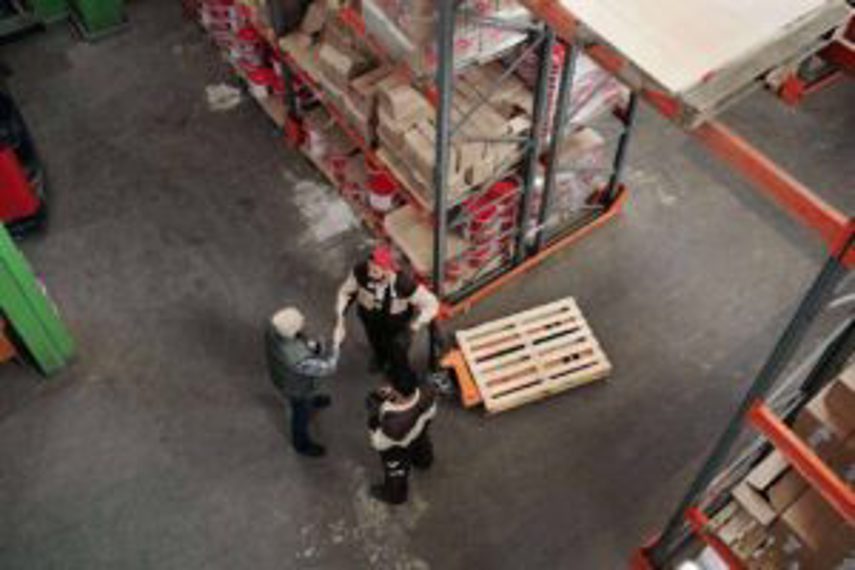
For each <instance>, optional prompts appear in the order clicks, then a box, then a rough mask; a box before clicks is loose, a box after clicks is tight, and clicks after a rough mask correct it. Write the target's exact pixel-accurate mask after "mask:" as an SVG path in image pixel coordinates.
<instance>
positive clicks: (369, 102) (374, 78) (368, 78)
mask: <svg viewBox="0 0 855 570" xmlns="http://www.w3.org/2000/svg"><path fill="white" fill-rule="evenodd" d="M391 73H392V69H391V68H389V67H388V66H380V67H377V68H375V69H372V70H371V71H369V72H367V73H363V74H362V75H359V76H358V77H356V78H354V79H353V81H351V82H350V89H349V90H348V98H349V99H350V101H351V104H352V105H353V107H354V108H356V109H359V111H360V112H361V113H362V114H363V115H365V116H366V117H368V118H369V119H373V118H374V117H375V115H376V113H377V89H378V88H379V86H380V83H381V82H382V81H383V80H384V79H385V78H386V77H388V76H389V74H391Z"/></svg>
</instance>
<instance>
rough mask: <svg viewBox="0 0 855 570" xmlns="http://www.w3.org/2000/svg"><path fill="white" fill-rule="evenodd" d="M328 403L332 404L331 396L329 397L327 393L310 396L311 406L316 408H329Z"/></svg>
mask: <svg viewBox="0 0 855 570" xmlns="http://www.w3.org/2000/svg"><path fill="white" fill-rule="evenodd" d="M330 404H332V398H330V397H329V395H327V394H318V395H316V396H312V407H313V408H315V409H316V410H321V409H323V408H329V407H330Z"/></svg>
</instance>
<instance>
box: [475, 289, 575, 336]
mask: <svg viewBox="0 0 855 570" xmlns="http://www.w3.org/2000/svg"><path fill="white" fill-rule="evenodd" d="M568 301H569V302H568ZM574 310H575V311H576V312H578V311H579V308H578V307H577V306H576V302H575V301H573V299H572V298H570V297H568V298H567V299H562V300H560V301H554V302H552V303H548V304H546V305H541V306H540V307H536V308H534V309H529V310H528V311H523V312H522V313H517V314H515V315H511V316H509V317H504V318H502V319H498V320H495V321H490V322H487V323H484V324H481V325H478V326H476V327H473V328H471V329H466V331H465V333H466V338H467V340H470V341H474V340H476V339H477V338H479V337H481V336H485V335H486V334H489V333H493V332H496V331H497V329H500V328H502V327H505V326H507V325H509V324H511V323H517V322H519V319H520V316H522V315H524V316H523V317H522V318H524V319H531V318H533V317H537V316H540V315H545V314H547V313H550V312H553V313H554V312H566V311H574Z"/></svg>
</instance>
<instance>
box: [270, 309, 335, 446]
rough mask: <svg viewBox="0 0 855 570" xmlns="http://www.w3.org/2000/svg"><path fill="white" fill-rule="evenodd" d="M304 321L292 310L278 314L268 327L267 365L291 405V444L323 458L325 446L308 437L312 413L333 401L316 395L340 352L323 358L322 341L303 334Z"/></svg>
mask: <svg viewBox="0 0 855 570" xmlns="http://www.w3.org/2000/svg"><path fill="white" fill-rule="evenodd" d="M304 323H305V319H304V318H303V315H302V313H300V311H298V310H297V309H295V308H293V307H287V308H285V309H282V310H280V311H278V312H277V313H276V314H275V315H273V318H271V319H270V322H269V323H268V326H267V333H266V341H267V343H266V345H267V365H268V368H269V372H270V378H271V380H272V381H273V383H274V384H275V385H276V387H277V388H278V389H279V391H280V392H281V393H282V394H283V395H284V396H285V397H286V398H288V400H289V403H290V404H291V441H292V443H293V445H294V449H295V450H296V451H297V453H299V454H301V455H305V456H308V457H320V456H322V455H324V453H326V450H325V449H324V447H323V446H322V445H319V444H317V443H315V442H314V441H312V439H311V438H310V437H309V416H310V415H311V412H312V410H316V409H321V408H326V407H327V406H329V405H330V397H329V396H327V395H326V394H317V393H316V389H317V386H316V384H317V379H318V378H321V377H324V376H329V375H331V374H332V373H333V372H335V370H336V365H337V363H338V351H337V350H335V349H333V351H332V353H331V354H328V355H327V354H323V349H322V346H321V343H320V342H319V341H316V340H313V339H310V338H308V337H307V336H306V335H305V334H304V333H303V325H304Z"/></svg>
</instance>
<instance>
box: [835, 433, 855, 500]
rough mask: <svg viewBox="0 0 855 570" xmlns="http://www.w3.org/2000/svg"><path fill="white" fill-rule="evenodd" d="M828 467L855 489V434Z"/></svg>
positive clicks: (844, 444)
mask: <svg viewBox="0 0 855 570" xmlns="http://www.w3.org/2000/svg"><path fill="white" fill-rule="evenodd" d="M828 466H829V467H831V469H832V470H833V471H834V472H835V473H837V476H838V477H840V478H841V479H843V480H844V481H846V482H847V483H849V485H851V486H853V487H855V434H852V435H850V436H849V438H848V439H847V440H846V441H845V442H844V443H843V445H841V446H840V448H839V449H838V450H837V453H835V454H834V455H832V456H831V458H830V459H829V460H828Z"/></svg>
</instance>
